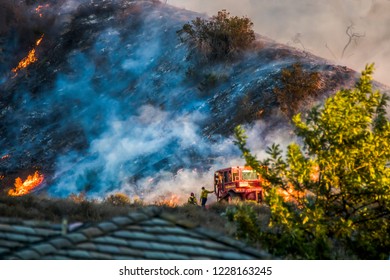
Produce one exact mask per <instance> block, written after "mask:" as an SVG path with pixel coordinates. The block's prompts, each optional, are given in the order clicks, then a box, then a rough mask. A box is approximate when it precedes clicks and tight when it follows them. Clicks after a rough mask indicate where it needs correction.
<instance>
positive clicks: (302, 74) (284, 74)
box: [274, 63, 320, 119]
mask: <svg viewBox="0 0 390 280" xmlns="http://www.w3.org/2000/svg"><path fill="white" fill-rule="evenodd" d="M319 81H320V74H319V73H318V72H308V71H306V70H304V69H303V67H302V64H300V63H295V64H293V65H292V66H291V67H287V68H284V69H283V70H282V71H281V73H280V76H279V77H278V78H277V81H276V83H277V86H276V87H275V88H274V93H275V95H276V99H277V101H278V103H279V106H280V110H281V111H282V112H283V113H284V114H285V115H286V116H287V117H288V118H289V119H291V118H292V116H293V115H294V114H296V113H298V109H299V107H300V106H301V104H302V103H303V102H304V101H305V100H307V99H308V98H310V97H313V96H315V95H316V92H317V90H318V83H319Z"/></svg>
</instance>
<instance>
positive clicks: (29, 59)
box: [12, 35, 44, 74]
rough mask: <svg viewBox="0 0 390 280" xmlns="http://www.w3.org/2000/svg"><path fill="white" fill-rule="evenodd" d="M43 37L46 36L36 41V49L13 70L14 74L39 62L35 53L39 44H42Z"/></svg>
mask: <svg viewBox="0 0 390 280" xmlns="http://www.w3.org/2000/svg"><path fill="white" fill-rule="evenodd" d="M43 36H44V35H42V36H41V38H39V39H38V40H37V41H36V43H35V48H33V49H32V50H31V51H30V52H29V53H28V55H27V56H26V57H25V58H23V59H22V60H21V61H20V62H19V64H18V66H16V67H15V68H14V69H12V72H14V73H15V74H16V73H17V72H18V71H19V70H21V69H24V68H26V67H27V66H29V65H30V64H32V63H34V62H36V61H37V60H38V58H37V57H36V56H35V51H36V47H38V46H39V44H40V43H41V42H42V39H43Z"/></svg>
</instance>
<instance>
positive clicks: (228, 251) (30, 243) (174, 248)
mask: <svg viewBox="0 0 390 280" xmlns="http://www.w3.org/2000/svg"><path fill="white" fill-rule="evenodd" d="M0 228H1V229H2V230H0V258H5V259H18V258H19V259H267V258H270V257H269V255H268V254H267V253H265V252H262V251H259V250H255V249H253V248H250V247H247V246H246V245H244V244H243V243H241V242H238V241H236V240H234V239H232V238H229V237H225V236H223V235H221V234H220V233H214V232H211V231H210V230H206V229H203V228H200V227H194V226H193V225H189V226H187V224H186V223H180V222H177V223H176V222H174V219H173V217H172V216H170V215H165V214H164V213H161V212H159V211H157V210H156V209H153V208H152V209H146V210H143V211H139V212H133V213H129V214H128V215H127V216H123V217H116V218H113V219H111V220H110V221H106V222H101V223H97V224H93V223H90V224H84V225H83V226H81V227H80V226H78V227H75V229H74V230H73V231H70V232H68V233H67V234H66V235H60V233H61V225H51V224H48V223H46V224H39V223H36V222H26V221H20V220H19V221H16V220H14V221H9V220H8V221H7V220H4V219H3V220H2V219H1V218H0Z"/></svg>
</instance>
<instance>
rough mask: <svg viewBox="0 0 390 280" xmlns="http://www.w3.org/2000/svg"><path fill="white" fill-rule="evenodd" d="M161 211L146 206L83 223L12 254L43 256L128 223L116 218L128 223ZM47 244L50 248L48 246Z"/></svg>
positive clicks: (157, 214) (137, 221)
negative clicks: (43, 247) (67, 231)
mask: <svg viewBox="0 0 390 280" xmlns="http://www.w3.org/2000/svg"><path fill="white" fill-rule="evenodd" d="M161 212H162V211H161V210H160V209H158V208H157V207H147V208H142V209H137V211H134V212H133V211H131V212H129V213H128V214H127V215H121V216H116V217H113V218H111V219H108V220H104V221H101V222H92V223H85V224H84V225H83V226H81V227H78V228H77V229H76V230H74V231H72V232H70V233H67V234H61V233H59V234H58V235H54V236H49V237H47V238H44V239H42V240H40V241H37V242H34V243H33V244H30V246H28V247H24V248H20V249H19V250H16V251H14V252H13V254H12V255H14V256H16V257H18V256H19V257H20V256H22V255H23V254H25V253H27V252H29V251H30V252H31V253H30V254H27V256H32V255H34V253H33V252H35V253H37V254H39V255H40V257H43V256H44V255H47V254H50V253H53V252H55V251H57V250H60V249H62V248H65V247H68V246H70V245H73V246H75V245H77V244H78V243H80V242H84V241H86V240H89V239H93V238H95V237H99V236H104V235H105V234H107V233H110V232H113V231H115V230H118V229H120V228H123V227H125V226H128V225H129V223H123V222H122V223H121V222H115V220H117V221H118V219H120V218H128V220H127V221H128V222H130V223H139V222H142V221H144V220H148V219H150V218H153V217H159V216H160V213H161ZM83 237H84V238H83ZM48 245H49V246H50V247H51V248H50V247H48ZM42 246H46V248H45V252H43V254H42V252H40V251H39V250H37V248H42ZM20 258H23V257H20Z"/></svg>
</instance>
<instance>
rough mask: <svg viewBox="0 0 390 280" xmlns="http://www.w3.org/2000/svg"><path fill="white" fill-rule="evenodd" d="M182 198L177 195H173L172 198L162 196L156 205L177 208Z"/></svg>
mask: <svg viewBox="0 0 390 280" xmlns="http://www.w3.org/2000/svg"><path fill="white" fill-rule="evenodd" d="M179 202H180V197H179V196H178V195H176V194H172V195H171V196H170V197H165V196H160V197H159V200H158V201H156V204H157V205H159V206H163V205H164V206H168V207H176V206H178V205H179Z"/></svg>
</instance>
